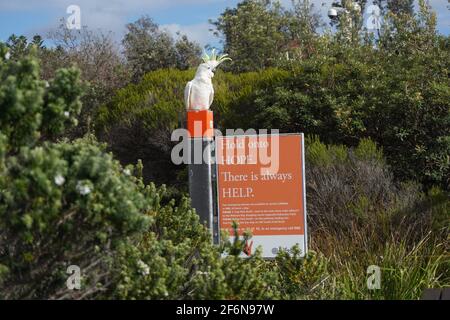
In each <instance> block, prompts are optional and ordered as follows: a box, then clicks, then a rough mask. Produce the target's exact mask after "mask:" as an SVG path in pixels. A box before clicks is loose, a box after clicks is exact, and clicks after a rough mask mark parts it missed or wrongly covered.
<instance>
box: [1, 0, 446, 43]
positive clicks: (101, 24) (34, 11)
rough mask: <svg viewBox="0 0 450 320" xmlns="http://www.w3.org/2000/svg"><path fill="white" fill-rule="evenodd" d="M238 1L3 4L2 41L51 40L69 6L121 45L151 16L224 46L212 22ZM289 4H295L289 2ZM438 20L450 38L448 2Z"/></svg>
mask: <svg viewBox="0 0 450 320" xmlns="http://www.w3.org/2000/svg"><path fill="white" fill-rule="evenodd" d="M238 2H239V1H238V0H0V40H2V41H5V40H6V39H7V38H8V37H9V35H11V34H12V33H15V34H24V35H26V36H32V35H34V34H41V35H43V36H45V35H46V34H47V33H48V32H49V31H50V30H51V29H52V28H55V27H56V26H57V25H58V23H59V20H60V18H62V17H67V16H68V14H67V13H66V9H67V7H68V6H69V5H73V4H74V5H78V6H79V7H80V8H81V22H82V25H86V26H88V27H89V28H90V29H101V30H103V31H112V32H113V33H114V34H115V37H116V38H117V39H120V38H121V37H122V35H123V32H124V26H125V24H126V23H128V22H132V21H134V20H136V19H137V18H138V17H139V16H141V15H143V14H148V15H149V16H150V17H152V18H153V19H154V20H155V21H156V22H157V23H159V24H160V25H162V27H163V28H166V29H168V30H169V31H171V32H173V33H175V32H176V31H181V32H182V33H185V34H187V35H188V36H190V37H191V38H192V39H194V40H196V41H198V42H199V43H200V44H202V45H206V44H211V45H213V46H216V45H218V39H216V38H215V37H214V36H213V35H212V34H211V32H210V31H209V30H208V29H210V25H209V23H208V20H209V19H215V18H217V17H218V16H219V15H220V13H221V12H223V10H224V9H225V8H227V7H233V6H235V5H236V4H237V3H238ZM282 2H283V3H284V4H288V3H290V0H283V1H282ZM312 2H313V3H315V4H316V7H317V10H319V11H321V12H322V14H323V15H324V20H325V21H326V19H327V18H326V11H327V9H328V8H329V6H330V4H331V2H332V0H312ZM430 4H431V5H432V7H433V9H434V10H436V12H437V15H438V24H439V26H438V27H439V31H440V32H441V33H443V34H446V35H448V34H450V10H448V9H447V7H446V6H447V4H448V2H447V0H430Z"/></svg>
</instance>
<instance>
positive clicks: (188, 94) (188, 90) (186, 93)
mask: <svg viewBox="0 0 450 320" xmlns="http://www.w3.org/2000/svg"><path fill="white" fill-rule="evenodd" d="M191 90H192V81H189V82H188V83H187V85H186V88H185V89H184V104H185V107H186V110H189V109H190V108H191V101H190V100H191Z"/></svg>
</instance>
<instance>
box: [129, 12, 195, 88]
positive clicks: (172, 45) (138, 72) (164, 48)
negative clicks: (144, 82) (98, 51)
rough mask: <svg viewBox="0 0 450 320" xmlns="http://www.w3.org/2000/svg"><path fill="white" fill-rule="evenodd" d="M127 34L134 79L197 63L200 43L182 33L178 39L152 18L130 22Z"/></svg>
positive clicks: (130, 64) (146, 17) (142, 18)
mask: <svg viewBox="0 0 450 320" xmlns="http://www.w3.org/2000/svg"><path fill="white" fill-rule="evenodd" d="M127 30H128V32H127V34H126V35H125V37H124V39H123V41H122V43H123V45H124V48H125V57H126V58H127V61H128V64H129V66H130V68H131V70H132V73H133V80H134V81H138V80H139V79H141V78H142V76H143V75H144V74H145V73H147V72H149V71H153V70H157V69H161V68H176V67H182V68H189V67H192V66H193V63H196V62H197V60H196V59H195V57H198V56H199V53H200V51H201V49H200V46H199V45H198V44H197V43H195V42H192V41H189V40H188V38H187V36H181V38H180V39H179V40H178V41H175V40H174V38H173V37H172V35H171V34H170V33H169V32H168V31H166V30H161V29H160V28H159V26H158V24H156V23H155V22H154V21H153V20H152V19H151V18H150V17H148V16H143V17H141V18H139V19H138V20H137V21H135V22H133V23H129V24H128V25H127Z"/></svg>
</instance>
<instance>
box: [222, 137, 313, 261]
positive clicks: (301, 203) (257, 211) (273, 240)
mask: <svg viewBox="0 0 450 320" xmlns="http://www.w3.org/2000/svg"><path fill="white" fill-rule="evenodd" d="M216 161H217V197H218V213H219V228H220V229H227V230H229V233H230V235H231V236H232V235H233V232H232V223H233V221H236V222H238V224H239V234H240V235H242V233H243V232H244V231H245V230H250V231H251V232H252V235H253V237H252V239H251V241H250V243H249V244H247V246H246V248H247V249H248V250H247V251H248V253H250V252H251V253H254V250H255V249H256V248H257V247H258V246H262V249H263V256H264V257H266V258H272V257H275V256H276V254H277V252H278V250H279V248H280V247H282V248H291V247H292V246H294V245H295V244H298V245H299V246H300V249H301V251H302V253H303V254H304V253H306V251H307V233H306V202H305V173H304V138H303V134H287V135H264V136H262V135H254V136H253V135H248V136H245V135H244V136H223V137H216ZM252 242H253V243H252Z"/></svg>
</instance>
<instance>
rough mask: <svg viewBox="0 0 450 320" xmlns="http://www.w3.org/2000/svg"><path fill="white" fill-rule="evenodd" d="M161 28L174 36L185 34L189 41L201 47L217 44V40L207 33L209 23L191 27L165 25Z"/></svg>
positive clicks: (210, 33) (209, 27)
mask: <svg viewBox="0 0 450 320" xmlns="http://www.w3.org/2000/svg"><path fill="white" fill-rule="evenodd" d="M161 28H162V29H165V30H167V31H169V32H170V33H172V34H173V35H176V33H177V32H179V33H181V34H185V35H187V36H188V38H189V39H190V40H194V41H196V42H198V43H199V44H200V45H201V46H202V47H204V46H205V45H206V44H213V43H215V42H217V38H216V37H215V36H214V35H213V34H212V32H210V31H209V29H211V25H210V24H209V23H199V24H192V25H179V24H165V25H161Z"/></svg>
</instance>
